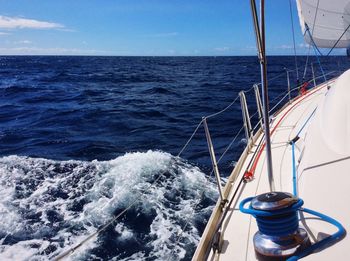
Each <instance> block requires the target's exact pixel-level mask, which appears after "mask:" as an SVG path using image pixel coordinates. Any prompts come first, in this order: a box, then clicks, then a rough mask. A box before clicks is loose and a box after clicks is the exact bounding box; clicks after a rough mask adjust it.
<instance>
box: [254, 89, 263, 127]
mask: <svg viewBox="0 0 350 261" xmlns="http://www.w3.org/2000/svg"><path fill="white" fill-rule="evenodd" d="M254 92H255V100H256V107H257V110H258V114H259V122H260V127H261V129H263V128H264V123H263V115H262V104H261V98H260V91H259V86H258V85H257V84H254Z"/></svg>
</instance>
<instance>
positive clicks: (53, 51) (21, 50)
mask: <svg viewBox="0 0 350 261" xmlns="http://www.w3.org/2000/svg"><path fill="white" fill-rule="evenodd" d="M105 53H107V52H106V51H101V50H94V49H77V48H59V47H57V48H40V47H12V48H0V55H2V54H3V55H11V54H15V55H17V54H26V55H93V54H96V55H97V54H105Z"/></svg>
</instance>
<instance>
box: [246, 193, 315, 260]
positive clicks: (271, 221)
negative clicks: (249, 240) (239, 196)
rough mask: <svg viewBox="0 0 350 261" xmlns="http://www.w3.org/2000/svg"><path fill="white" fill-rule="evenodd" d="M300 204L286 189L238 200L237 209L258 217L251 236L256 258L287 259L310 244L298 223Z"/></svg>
mask: <svg viewBox="0 0 350 261" xmlns="http://www.w3.org/2000/svg"><path fill="white" fill-rule="evenodd" d="M248 202H251V203H250V205H249V208H245V207H244V205H245V204H246V203H248ZM303 204H304V202H303V200H302V199H299V198H297V197H295V196H293V195H292V194H289V193H286V192H269V193H265V194H261V195H258V196H256V197H250V198H247V199H244V200H243V201H242V202H241V204H240V210H241V211H242V212H243V213H246V214H250V215H253V216H254V217H255V218H256V221H257V225H258V228H259V231H258V232H256V233H255V235H254V239H253V240H254V248H255V253H256V256H257V258H258V260H264V261H265V260H266V261H275V260H286V259H287V258H289V257H291V256H294V255H296V254H298V253H299V252H300V251H303V250H304V249H305V248H307V247H309V246H310V245H311V243H310V240H309V238H308V235H307V233H306V231H305V230H304V229H303V228H301V227H299V218H298V209H299V208H300V207H301V206H302V205H303Z"/></svg>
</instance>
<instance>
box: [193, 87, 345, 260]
mask: <svg viewBox="0 0 350 261" xmlns="http://www.w3.org/2000/svg"><path fill="white" fill-rule="evenodd" d="M328 85H330V86H332V85H334V81H330V82H328V83H325V84H323V85H320V86H318V87H316V88H314V89H312V90H310V91H309V92H308V93H307V94H306V95H304V96H301V97H299V98H297V99H295V100H294V101H293V102H292V103H291V104H289V105H288V106H286V107H285V108H284V109H283V110H282V111H280V112H279V113H278V115H277V116H276V117H275V119H274V120H273V123H272V127H271V130H273V129H274V128H275V126H276V125H277V124H278V123H279V125H278V126H277V127H276V129H275V131H274V132H273V134H272V136H271V141H272V160H273V173H274V178H275V187H276V191H285V192H290V193H292V148H291V145H290V144H289V141H290V140H291V139H293V138H294V137H295V136H296V134H297V133H298V132H299V130H300V129H301V128H302V125H303V124H304V123H305V122H306V120H307V119H308V118H309V117H310V115H311V114H312V112H313V111H314V110H315V108H316V107H317V109H316V111H315V113H314V115H313V116H312V118H311V119H310V121H308V123H307V125H306V126H305V128H304V129H303V131H302V132H301V134H300V135H299V136H300V137H301V138H300V140H299V141H298V142H297V143H296V161H297V164H298V166H297V167H298V169H297V173H298V177H299V179H298V191H299V197H300V198H302V199H303V200H304V202H305V204H304V206H305V207H307V208H310V209H313V210H316V211H319V212H321V213H324V214H326V215H328V216H330V217H333V218H335V219H337V220H338V221H339V222H340V223H341V224H342V225H343V226H344V227H345V229H346V230H347V231H350V210H349V200H350V177H349V175H350V172H349V170H350V158H349V156H350V155H349V154H348V155H344V154H339V153H336V152H335V151H334V150H333V149H331V148H330V147H329V146H328V145H327V144H326V143H327V138H326V139H324V137H323V139H322V137H321V136H322V131H321V130H320V128H322V126H320V124H318V122H319V119H318V118H319V117H322V115H321V113H322V109H321V108H324V105H323V104H324V102H325V100H326V96H327V94H328V93H329V91H328V89H327V86H328ZM349 89H350V86H349ZM346 117H348V119H349V118H350V114H349V115H347V116H346ZM348 121H349V120H348ZM349 122H350V121H349ZM349 130H350V128H349ZM349 130H348V131H349ZM261 138H262V137H259V138H258V140H257V142H256V143H255V145H254V147H253V149H252V151H251V153H249V155H248V157H247V159H246V160H245V162H244V164H243V167H242V168H241V170H240V174H239V176H238V179H240V178H241V177H242V176H243V175H244V172H245V170H246V166H247V164H248V162H249V161H250V159H251V158H252V156H253V153H254V150H256V149H257V145H258V143H259V141H260V139H261ZM324 140H325V141H324ZM304 148H305V149H304ZM303 150H304V151H303ZM301 151H303V152H302V155H301ZM300 156H302V158H301V161H300V164H299V163H298V160H299V159H300ZM237 183H238V182H236V183H235V184H234V185H233V188H232V189H231V193H230V196H229V200H230V199H231V197H232V193H233V191H235V188H236V187H237ZM268 191H269V184H268V178H267V170H266V160H265V152H262V155H261V157H260V160H259V161H258V164H257V167H256V171H255V178H254V180H252V181H251V182H248V183H246V184H244V185H243V186H242V187H241V189H240V193H238V195H237V196H236V198H235V199H234V200H233V204H232V206H233V207H232V208H231V209H230V210H229V213H228V215H227V216H226V219H225V221H224V225H223V231H222V233H223V249H222V251H221V253H220V254H218V253H215V254H214V253H213V252H211V253H210V256H209V258H208V260H220V261H225V260H227V261H228V260H230V261H232V260H256V257H255V252H254V246H253V236H254V234H255V232H256V231H257V226H256V221H255V219H254V218H252V217H251V216H250V215H246V214H243V213H241V212H240V211H239V210H238V205H239V203H240V202H241V200H242V199H244V198H247V197H251V196H255V195H258V194H261V193H265V192H268ZM306 222H307V226H308V227H309V228H310V229H311V232H312V234H313V235H314V236H315V237H316V238H318V237H319V236H322V235H324V233H326V234H332V233H334V232H335V231H336V228H334V227H333V226H331V225H328V224H327V223H325V222H323V221H320V220H310V219H307V220H306ZM311 240H313V239H312V238H311ZM349 247H350V237H349V236H346V237H345V238H344V239H343V240H342V241H340V242H338V243H336V244H335V245H333V246H331V247H329V248H327V249H325V250H323V251H321V252H319V253H314V254H312V255H309V256H307V257H305V258H304V259H305V260H350V251H349V250H348V248H349ZM197 251H198V250H197Z"/></svg>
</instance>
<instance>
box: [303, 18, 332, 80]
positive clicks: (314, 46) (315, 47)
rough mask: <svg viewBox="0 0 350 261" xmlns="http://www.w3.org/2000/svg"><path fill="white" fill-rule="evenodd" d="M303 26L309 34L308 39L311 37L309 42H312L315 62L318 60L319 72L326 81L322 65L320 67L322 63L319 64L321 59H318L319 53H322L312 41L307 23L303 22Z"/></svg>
mask: <svg viewBox="0 0 350 261" xmlns="http://www.w3.org/2000/svg"><path fill="white" fill-rule="evenodd" d="M305 26H306V32H307V33H308V34H309V36H310V39H311V42H312V47H313V48H314V51H315V55H316V59H317V62H318V64H319V66H320V68H321V72H322V75H323V77H324V80H325V81H326V80H327V79H326V76H325V73H324V71H323V67H322V64H321V61H320V57H319V54H320V55H321V56H322V53H321V51H320V50H319V49H318V48H317V46H316V43H315V41H314V39H313V38H312V35H311V33H310V30H309V27H308V26H307V24H305Z"/></svg>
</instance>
